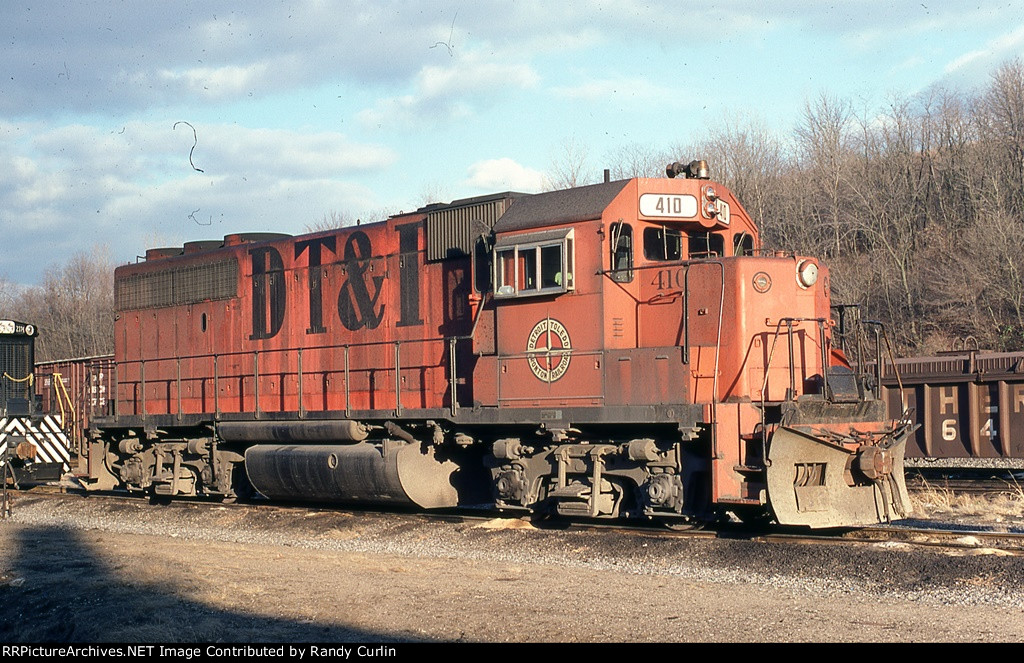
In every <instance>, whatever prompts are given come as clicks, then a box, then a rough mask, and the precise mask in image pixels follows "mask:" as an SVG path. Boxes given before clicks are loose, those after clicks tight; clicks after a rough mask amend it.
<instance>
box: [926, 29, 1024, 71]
mask: <svg viewBox="0 0 1024 663" xmlns="http://www.w3.org/2000/svg"><path fill="white" fill-rule="evenodd" d="M1022 51H1024V25H1022V26H1020V27H1018V28H1016V29H1015V30H1011V31H1010V32H1007V33H1006V34H1002V35H999V36H998V37H996V38H995V39H992V40H991V41H989V42H988V43H987V44H985V46H984V47H982V48H980V49H977V50H974V51H970V52H968V53H964V54H963V55H961V56H960V57H958V58H956V59H954V60H953V61H952V62H950V63H949V64H947V65H946V68H945V73H947V74H952V73H956V72H959V71H961V70H963V69H966V68H967V67H970V66H973V65H977V64H984V65H985V66H986V67H990V66H992V65H996V64H998V63H999V62H1001V61H1002V60H1006V59H1008V58H1012V57H1020V55H1021V54H1022Z"/></svg>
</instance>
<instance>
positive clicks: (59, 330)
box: [0, 61, 1024, 360]
mask: <svg viewBox="0 0 1024 663" xmlns="http://www.w3.org/2000/svg"><path fill="white" fill-rule="evenodd" d="M794 121H795V128H794V130H793V131H792V132H791V133H790V134H788V135H785V136H780V135H778V134H775V133H773V132H771V131H769V130H767V129H766V128H765V127H763V126H761V125H760V124H759V123H758V122H757V121H755V120H742V119H736V118H731V119H727V120H723V122H722V123H721V124H719V125H717V126H714V127H710V128H709V129H708V131H707V132H706V133H705V134H704V135H703V136H700V137H698V138H697V139H696V140H693V141H690V142H688V143H685V144H682V143H681V144H678V145H669V146H665V147H663V148H662V147H652V148H647V147H639V146H626V147H623V148H621V149H620V150H619V151H618V152H617V153H614V154H612V155H609V156H607V157H606V159H605V161H606V163H605V164H604V166H602V167H609V168H610V169H611V171H612V176H613V177H614V178H626V177H634V176H644V177H661V176H663V174H664V167H665V164H667V163H669V162H671V161H675V160H678V159H687V160H688V159H691V158H703V159H706V160H707V161H708V162H709V163H710V165H711V168H712V177H713V178H714V179H716V180H719V181H722V182H723V183H725V184H726V185H727V186H729V187H730V188H732V189H733V191H734V192H735V193H736V194H737V196H738V197H739V198H740V200H741V201H742V202H743V203H744V205H745V206H746V208H747V210H748V211H749V212H750V213H751V215H752V216H753V217H754V218H755V220H756V221H757V222H758V223H760V225H761V228H762V234H763V239H764V243H765V245H766V246H767V247H769V248H777V249H783V250H790V251H796V252H798V253H800V254H803V255H809V256H817V257H820V258H822V259H823V260H824V261H825V262H826V263H827V264H828V265H829V266H830V268H831V270H832V280H831V284H832V290H833V299H834V301H835V302H837V303H839V302H841V303H850V304H860V305H862V306H863V307H864V310H865V312H866V315H867V316H868V317H870V318H874V319H878V320H881V321H883V322H885V323H887V325H888V326H889V329H890V330H891V331H890V335H891V338H893V339H894V341H895V342H896V343H897V345H898V349H899V351H900V352H901V353H902V354H907V355H912V354H928V353H932V352H935V351H940V350H947V349H950V348H951V347H952V346H953V345H954V344H958V343H959V344H962V343H964V342H965V340H970V342H971V343H972V344H973V343H974V342H976V343H977V344H978V345H979V346H980V347H982V348H986V349H992V350H1021V349H1024V65H1022V64H1021V62H1019V61H1013V62H1009V63H1006V64H1004V65H1003V66H1001V67H1000V68H999V69H998V70H996V71H995V72H994V73H993V74H992V76H991V78H990V80H989V81H988V82H987V84H986V85H984V86H983V88H982V89H981V90H980V91H977V92H972V93H965V92H962V91H950V90H943V89H932V90H930V91H928V92H926V93H924V94H920V95H915V96H914V97H912V98H893V99H892V101H891V102H890V103H889V104H888V105H887V106H886V107H885V108H883V109H878V108H858V107H857V106H856V105H855V103H854V102H852V101H850V100H844V99H837V98H833V97H830V96H827V95H822V96H820V97H818V98H816V99H812V100H808V101H807V102H806V103H805V105H804V110H803V113H802V115H801V117H799V118H794ZM598 173H599V169H592V168H590V167H589V164H588V157H587V150H586V146H585V145H584V144H583V143H581V142H580V141H579V140H577V139H571V140H570V141H568V142H567V143H566V145H565V148H564V153H563V154H562V155H561V157H560V158H559V159H556V161H555V163H553V164H552V166H551V168H550V171H549V173H548V178H547V182H548V184H547V186H548V187H549V188H564V187H568V186H575V185H580V184H587V183H591V182H596V181H599V178H600V175H599V174H598ZM346 220H348V221H350V219H348V217H343V216H338V217H337V218H328V217H326V216H325V218H324V220H323V221H322V222H321V223H320V225H315V226H314V227H317V228H319V227H320V226H321V225H322V226H324V227H329V226H330V227H333V226H335V225H338V224H341V225H344V223H345V222H346ZM112 275H113V264H112V260H111V258H110V255H109V252H108V251H93V252H90V253H80V254H76V255H74V256H72V257H71V258H70V260H69V261H68V262H67V263H66V264H65V265H62V266H55V267H54V268H52V269H51V270H50V274H49V275H48V276H47V277H46V280H45V282H44V283H43V284H42V285H40V286H37V287H33V288H28V289H20V290H18V289H15V288H13V287H12V285H11V281H10V276H11V275H6V277H5V276H4V275H0V317H8V318H15V319H20V320H24V321H27V322H33V323H35V324H36V325H37V326H38V327H39V328H40V329H41V330H43V332H44V333H43V334H42V335H41V336H40V339H39V343H38V352H37V356H38V359H39V360H46V359H55V358H66V357H74V356H86V355H92V354H101V353H106V352H110V351H111V350H112V337H111V332H110V329H111V323H112V320H113V278H112Z"/></svg>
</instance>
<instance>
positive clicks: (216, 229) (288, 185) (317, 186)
mask: <svg viewBox="0 0 1024 663" xmlns="http://www.w3.org/2000/svg"><path fill="white" fill-rule="evenodd" d="M172 125H173V122H171V121H165V122H128V123H126V124H125V125H124V126H123V127H121V128H119V129H118V130H111V129H108V128H100V127H96V126H89V125H85V124H70V125H65V126H59V127H54V128H52V129H50V130H47V131H42V132H40V133H38V134H35V135H34V136H27V137H19V138H17V139H8V140H4V141H3V143H2V144H3V151H4V154H5V156H6V158H7V163H8V170H7V172H8V176H7V177H6V178H0V230H2V232H3V233H4V238H5V242H7V243H8V246H12V247H17V251H8V252H7V253H6V254H5V255H4V256H3V257H0V274H5V275H7V276H8V277H9V278H11V279H12V280H15V281H18V282H33V281H37V280H39V279H41V278H42V274H43V270H44V269H45V268H46V266H47V265H48V264H50V263H52V262H56V261H57V260H58V258H59V256H61V255H70V254H71V253H73V252H74V251H76V250H80V249H81V248H82V247H89V246H93V245H95V244H100V245H103V244H106V245H109V246H111V247H112V248H113V250H114V253H115V255H116V256H117V257H118V258H119V259H120V258H124V259H130V258H131V257H132V256H134V255H136V254H140V253H142V251H143V250H145V249H146V248H147V244H148V243H150V242H151V239H152V238H153V237H155V236H159V237H163V238H167V239H168V241H170V242H171V243H175V242H184V241H189V240H193V239H204V238H211V237H212V238H217V237H219V236H221V235H224V234H228V233H231V232H246V231H253V230H275V231H280V232H291V233H297V232H302V231H303V229H304V227H305V225H306V224H308V223H312V222H314V221H316V220H317V219H318V218H320V217H322V216H323V215H324V214H325V213H327V212H329V211H332V210H339V211H347V212H350V213H352V214H353V215H354V216H359V215H362V214H364V212H365V211H366V210H376V209H379V208H380V206H381V203H380V202H379V201H378V200H377V198H376V196H375V194H374V193H373V192H372V191H371V190H370V189H369V187H368V186H367V185H366V184H364V183H363V181H362V180H363V178H365V177H368V176H373V175H376V174H377V173H379V172H380V171H381V170H382V169H384V168H386V167H387V166H389V165H391V164H392V163H393V162H394V161H395V160H396V158H397V157H396V155H395V154H393V153H392V151H391V150H390V149H388V148H383V147H380V146H377V145H373V144H367V143H360V142H356V141H352V140H350V139H348V138H347V137H346V136H344V135H343V134H339V133H335V132H317V133H301V132H297V131H290V130H271V129H250V128H246V127H239V126H234V125H205V124H199V125H198V126H197V127H196V129H197V135H198V138H199V144H198V146H197V147H196V149H195V152H194V154H193V157H194V162H195V165H196V166H197V167H199V168H202V169H203V170H204V171H205V172H203V173H200V172H198V171H196V170H193V168H192V165H190V164H189V151H190V149H191V148H192V144H193V136H192V132H191V131H190V130H188V128H187V127H183V126H181V125H179V127H178V129H177V130H174V129H172ZM5 128H6V127H0V129H5ZM3 135H8V134H4V133H0V136H3Z"/></svg>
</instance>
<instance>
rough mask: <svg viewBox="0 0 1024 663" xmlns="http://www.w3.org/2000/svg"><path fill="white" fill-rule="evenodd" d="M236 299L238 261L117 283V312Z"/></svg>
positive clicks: (129, 277)
mask: <svg viewBox="0 0 1024 663" xmlns="http://www.w3.org/2000/svg"><path fill="white" fill-rule="evenodd" d="M237 296H238V261H237V260H222V261H220V262H213V263H208V264H203V265H189V266H187V267H178V268H176V269H165V270H161V271H158V272H148V273H146V274H133V275H131V276H128V277H125V278H122V279H118V281H117V282H116V283H115V284H114V297H115V298H116V301H117V310H118V311H131V310H135V309H143V308H160V307H164V306H182V305H185V304H198V303H200V302H205V301H210V300H215V299H229V298H231V297H237Z"/></svg>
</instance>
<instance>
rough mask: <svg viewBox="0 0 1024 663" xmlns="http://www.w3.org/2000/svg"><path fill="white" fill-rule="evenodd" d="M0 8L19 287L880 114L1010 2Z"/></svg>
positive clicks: (980, 47) (957, 80)
mask: <svg viewBox="0 0 1024 663" xmlns="http://www.w3.org/2000/svg"><path fill="white" fill-rule="evenodd" d="M246 5H249V6H246ZM239 6H242V7H245V8H243V9H239V8H238V7H239ZM0 19H2V20H0V161H2V163H3V165H4V168H3V174H0V242H2V245H3V247H4V250H3V251H2V252H0V276H6V277H7V278H8V279H10V280H11V281H13V282H14V283H21V284H34V283H39V282H41V280H42V279H43V278H44V275H45V272H46V269H47V268H48V267H49V266H52V265H56V264H61V263H63V262H65V261H66V260H67V258H68V257H69V256H70V255H71V254H72V253H74V252H75V251H78V250H81V249H83V248H86V249H87V248H90V247H92V246H102V245H109V246H110V247H111V251H112V254H113V256H114V257H115V259H116V260H117V261H119V262H126V261H130V260H134V257H135V256H136V255H138V254H142V253H144V251H145V249H146V248H147V247H153V246H169V245H180V244H181V243H182V242H185V241H191V240H196V239H209V238H220V237H222V236H223V235H225V234H228V233H232V232H246V231H262V230H273V231H279V232H291V233H298V232H302V231H303V228H304V227H305V226H306V225H307V224H310V223H314V222H316V221H317V220H319V219H321V218H323V216H324V215H325V214H329V213H332V212H333V213H337V214H343V215H346V216H348V217H349V218H357V217H358V218H364V219H365V218H375V217H376V216H377V215H380V214H381V213H382V211H383V212H392V213H393V212H397V211H399V210H410V209H414V208H416V207H418V206H420V205H421V204H423V203H424V202H425V201H426V200H428V199H430V200H442V201H447V200H452V199H456V198H463V197H467V196H474V195H480V194H484V193H491V192H496V191H505V190H509V189H512V190H519V191H537V190H539V189H540V188H541V187H542V180H543V176H544V174H545V172H549V171H550V169H551V165H552V163H553V162H554V161H555V160H556V159H557V158H558V156H559V153H560V152H562V153H564V148H563V147H561V146H564V145H565V144H566V142H567V141H570V140H572V141H576V142H577V143H578V144H582V145H585V146H586V148H587V152H588V154H589V156H590V158H591V160H592V162H593V165H594V168H595V169H598V170H599V169H600V168H601V167H604V166H608V165H612V164H608V163H602V161H605V160H608V159H610V158H611V155H613V154H614V153H615V152H616V150H621V149H623V148H624V147H625V146H629V145H651V146H654V147H656V148H660V149H663V148H665V147H667V146H668V145H672V144H685V143H686V142H688V141H689V140H691V138H693V137H696V136H698V135H699V134H700V132H701V131H702V130H704V129H706V128H708V127H710V126H714V125H715V124H716V122H720V121H721V118H723V117H736V116H737V114H738V113H741V112H742V113H744V114H746V115H747V116H752V117H754V118H756V119H757V120H758V121H760V122H762V123H763V124H765V125H766V126H768V127H769V128H771V129H772V130H774V131H777V132H778V133H779V134H780V135H787V134H788V133H789V132H791V130H792V128H793V126H794V124H795V122H796V121H797V118H798V116H799V114H800V110H801V108H802V106H803V104H804V102H805V101H806V100H807V99H809V98H813V97H816V96H818V95H819V94H821V93H828V94H831V95H834V96H838V97H842V98H848V99H851V100H856V101H858V103H862V104H866V105H867V106H874V107H881V106H882V105H884V103H885V100H886V99H887V98H888V97H890V96H891V95H893V94H896V95H899V96H909V95H912V94H914V93H916V92H919V91H922V90H925V89H927V88H928V87H929V86H933V85H936V84H940V85H946V86H952V87H955V88H958V89H963V90H965V91H967V90H971V89H973V88H977V87H979V86H983V85H985V84H986V83H987V82H988V79H989V75H990V74H991V72H992V71H993V70H994V68H995V67H997V66H998V65H999V64H1000V63H1001V62H1004V61H1005V60H1007V59H1011V58H1015V57H1021V56H1024V5H1022V3H1018V2H1007V1H1002V2H990V1H988V0H976V1H975V2H971V3H969V4H965V3H961V2H936V1H933V0H925V1H924V2H901V3H892V2H875V1H872V0H859V1H855V2H830V3H826V2H819V1H817V0H775V1H774V2H770V3H769V2H761V1H753V0H750V1H746V0H735V1H733V2H706V3H687V2H679V1H678V0H673V1H665V2H662V1H660V0H649V1H639V2H630V1H629V0H612V1H609V2H605V1H603V0H578V1H573V0H562V1H560V2H553V1H552V2H541V1H539V0H533V1H526V0H502V1H501V2H490V1H474V2H458V1H436V2H424V1H419V0H413V1H409V0H403V1H401V2H388V1H382V0H375V1H359V0H348V1H343V0H338V1H331V0H262V1H257V2H252V3H239V2H218V1H217V0H202V1H200V2H175V1H173V0H168V1H167V2H152V0H137V1H136V0H101V1H98V2H92V1H89V0H78V1H74V2H72V1H67V0H66V1H64V2H60V1H57V0H4V2H3V4H2V9H0ZM193 129H194V131H195V133H193ZM679 156H680V157H685V158H689V157H690V156H691V155H679Z"/></svg>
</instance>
